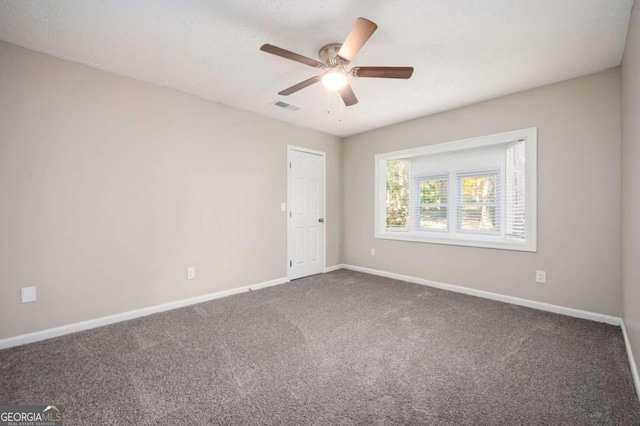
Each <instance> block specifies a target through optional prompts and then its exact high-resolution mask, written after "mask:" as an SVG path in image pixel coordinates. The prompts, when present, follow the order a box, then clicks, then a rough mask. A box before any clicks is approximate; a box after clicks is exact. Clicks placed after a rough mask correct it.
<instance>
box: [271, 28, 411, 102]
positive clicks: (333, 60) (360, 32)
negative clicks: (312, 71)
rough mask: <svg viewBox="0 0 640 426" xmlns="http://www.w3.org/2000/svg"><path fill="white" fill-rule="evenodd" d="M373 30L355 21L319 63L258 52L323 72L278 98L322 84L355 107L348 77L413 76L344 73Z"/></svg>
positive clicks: (369, 70)
mask: <svg viewBox="0 0 640 426" xmlns="http://www.w3.org/2000/svg"><path fill="white" fill-rule="evenodd" d="M376 29H378V26H377V25H376V24H375V23H373V22H371V21H369V20H368V19H365V18H358V19H356V22H355V23H354V24H353V27H352V28H351V31H350V32H349V35H348V36H347V39H346V40H345V41H344V43H342V44H340V43H332V44H327V45H326V46H324V47H322V49H320V51H319V52H318V55H319V57H320V61H316V60H315V59H311V58H307V57H306V56H302V55H299V54H297V53H294V52H291V51H289V50H285V49H282V48H280V47H277V46H273V45H271V44H263V45H262V47H260V50H262V51H263V52H267V53H271V54H272V55H277V56H281V57H283V58H286V59H291V60H292V61H296V62H300V63H302V64H305V65H309V66H311V67H314V68H319V69H321V70H323V71H324V73H322V75H317V76H315V77H311V78H310V79H307V80H305V81H303V82H300V83H298V84H296V85H294V86H291V87H289V88H288V89H285V90H283V91H281V92H279V93H278V94H279V95H282V96H289V95H290V94H292V93H295V92H297V91H298V90H301V89H304V88H305V87H308V86H311V85H312V84H314V83H317V82H318V81H321V82H322V85H323V86H324V87H326V88H327V89H329V90H335V91H338V92H340V97H342V100H343V101H344V104H345V105H346V106H351V105H354V104H357V103H358V98H356V95H355V93H353V89H351V86H350V85H349V77H374V78H404V79H407V78H410V77H411V74H413V67H353V68H351V69H350V70H348V71H347V69H346V68H347V66H348V65H349V64H350V63H351V62H352V61H353V59H354V58H355V56H356V54H357V53H358V52H359V51H360V49H362V46H364V44H365V43H366V42H367V40H369V37H371V35H372V34H373V33H374V32H375V31H376Z"/></svg>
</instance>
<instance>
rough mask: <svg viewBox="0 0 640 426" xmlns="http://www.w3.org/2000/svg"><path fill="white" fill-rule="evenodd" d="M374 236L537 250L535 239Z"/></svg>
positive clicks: (393, 234) (493, 247)
mask: <svg viewBox="0 0 640 426" xmlns="http://www.w3.org/2000/svg"><path fill="white" fill-rule="evenodd" d="M376 238H377V239H382V240H396V241H410V242H416V243H430V244H445V245H454V246H465V247H483V248H491V249H498V250H513V251H525V252H534V253H535V252H537V251H538V248H537V246H536V242H535V241H510V240H503V239H499V238H491V237H489V238H452V237H442V236H432V235H424V234H423V233H420V234H417V233H415V232H413V233H412V232H402V231H399V232H388V231H384V232H376Z"/></svg>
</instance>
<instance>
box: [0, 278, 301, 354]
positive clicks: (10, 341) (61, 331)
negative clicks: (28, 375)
mask: <svg viewBox="0 0 640 426" xmlns="http://www.w3.org/2000/svg"><path fill="white" fill-rule="evenodd" d="M286 282H289V280H288V279H287V278H278V279H275V280H271V281H265V282H262V283H258V284H253V285H248V286H244V287H238V288H233V289H231V290H224V291H218V292H215V293H210V294H205V295H202V296H197V297H192V298H189V299H182V300H177V301H175V302H169V303H165V304H163V305H156V306H150V307H148V308H142V309H136V310H135V311H129V312H123V313H120V314H115V315H109V316H106V317H101V318H96V319H92V320H88V321H82V322H77V323H74V324H68V325H63V326H61V327H55V328H50V329H48V330H43V331H37V332H35V333H29V334H23V335H21V336H15V337H9V338H7V339H1V340H0V349H7V348H11V347H13V346H20V345H25V344H27V343H33V342H39V341H41V340H47V339H51V338H53V337H59V336H63V335H65V334H71V333H76V332H78V331H84V330H89V329H92V328H96V327H102V326H104V325H109V324H114V323H117V322H121V321H126V320H130V319H134V318H139V317H144V316H147V315H151V314H155V313H157V312H164V311H169V310H171V309H177V308H182V307H185V306H190V305H195V304H197V303H202V302H208V301H209V300H214V299H220V298H222V297H227V296H231V295H234V294H238V293H244V292H247V291H253V290H258V289H261V288H265V287H271V286H274V285H278V284H284V283H286Z"/></svg>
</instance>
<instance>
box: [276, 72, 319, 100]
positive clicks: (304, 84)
mask: <svg viewBox="0 0 640 426" xmlns="http://www.w3.org/2000/svg"><path fill="white" fill-rule="evenodd" d="M319 81H320V76H319V75H317V76H315V77H311V78H310V79H308V80H305V81H303V82H301V83H298V84H296V85H295V86H291V87H289V88H288V89H284V90H283V91H282V92H279V93H278V95H282V96H289V95H290V94H292V93H295V92H297V91H298V90H301V89H304V88H305V87H307V86H311V85H312V84H313V83H317V82H319Z"/></svg>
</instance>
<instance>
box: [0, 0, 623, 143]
mask: <svg viewBox="0 0 640 426" xmlns="http://www.w3.org/2000/svg"><path fill="white" fill-rule="evenodd" d="M632 5H633V0H420V1H401V0H385V1H379V0H352V1H338V0H321V1H300V0H263V1H260V0H246V1H242V0H235V1H232V0H136V1H132V0H109V1H107V0H55V1H54V0H0V40H4V41H7V42H10V43H14V44H17V45H20V46H24V47H27V48H30V49H34V50H38V51H41V52H45V53H48V54H51V55H54V56H58V57H61V58H65V59H69V60H72V61H76V62H80V63H83V64H87V65H90V66H93V67H96V68H100V69H103V70H107V71H111V72H114V73H117V74H121V75H125V76H129V77H134V78H137V79H140V80H144V81H148V82H151V83H154V84H157V85H160V86H167V87H171V88H174V89H178V90H181V91H183V92H186V93H191V94H193V95H196V96H199V97H202V98H205V99H210V100H212V101H216V102H219V103H222V104H226V105H230V106H232V107H235V108H238V109H242V110H247V111H252V112H255V113H258V114H261V115H265V116H268V117H273V118H276V119H279V120H283V121H287V122H290V123H294V124H297V125H300V126H304V127H308V128H312V129H317V130H321V131H323V132H326V133H330V134H333V135H338V136H347V135H352V134H356V133H360V132H363V131H366V130H371V129H374V128H378V127H382V126H386V125H389V124H393V123H397V122H400V121H405V120H408V119H411V118H416V117H420V116H424V115H427V114H433V113H435V112H439V111H444V110H447V109H451V108H455V107H458V106H462V105H466V104H470V103H474V102H477V101H481V100H484V99H489V98H493V97H497V96H500V95H504V94H508V93H513V92H517V91H521V90H525V89H529V88H533V87H537V86H541V85H544V84H549V83H553V82H556V81H561V80H565V79H568V78H572V77H577V76H580V75H585V74H590V73H593V72H597V71H600V70H604V69H607V68H610V67H614V66H617V65H619V64H620V62H621V59H622V54H623V49H624V42H625V37H626V33H627V26H628V23H629V15H630V11H631V7H632ZM359 16H362V17H365V18H368V19H370V20H372V21H374V22H376V23H377V24H378V31H377V32H376V33H375V34H374V35H373V36H372V37H371V39H370V40H369V42H368V43H367V44H366V45H365V47H364V48H363V49H362V50H361V51H360V53H359V55H358V56H357V58H356V60H355V61H354V63H353V65H387V66H389V65H391V66H393V65H396V66H413V67H415V72H414V74H413V77H412V78H411V79H410V80H382V79H364V78H361V79H354V80H353V81H352V87H353V89H354V91H355V93H356V95H357V96H358V99H359V101H360V102H359V103H358V104H356V105H354V106H351V107H349V108H345V107H344V106H342V108H341V109H342V121H339V119H338V117H339V112H340V111H339V110H340V109H339V105H340V103H339V100H338V97H337V95H336V94H335V93H334V94H332V96H330V97H328V96H327V93H326V91H325V89H323V87H322V86H321V85H320V84H316V85H314V86H311V87H309V88H307V89H304V90H302V91H300V92H298V93H295V94H293V95H291V96H288V97H281V96H278V95H277V92H279V91H280V90H283V89H285V88H287V87H289V86H291V85H293V84H295V83H298V82H300V81H302V80H305V79H307V78H309V77H312V76H314V75H317V74H318V72H317V70H315V69H314V68H311V67H307V66H305V65H302V64H299V63H296V62H292V61H288V60H285V59H282V58H279V57H277V56H273V55H269V54H267V53H264V52H261V51H260V50H259V48H260V46H261V45H262V44H264V43H270V44H274V45H277V46H279V47H283V48H285V49H288V50H292V51H294V52H297V53H300V54H302V55H305V56H308V57H311V58H314V59H317V51H318V49H320V47H322V46H323V45H325V44H328V43H334V42H342V41H343V40H344V38H345V37H346V35H347V33H348V32H349V30H350V28H351V25H352V24H353V22H354V20H355V19H356V18H357V17H359ZM278 99H281V100H284V101H285V102H289V103H292V104H294V105H297V106H299V107H301V109H300V110H299V111H296V112H293V111H289V110H284V109H280V108H277V107H275V106H273V105H272V103H273V102H274V101H276V100H278ZM327 106H329V110H330V114H327Z"/></svg>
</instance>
